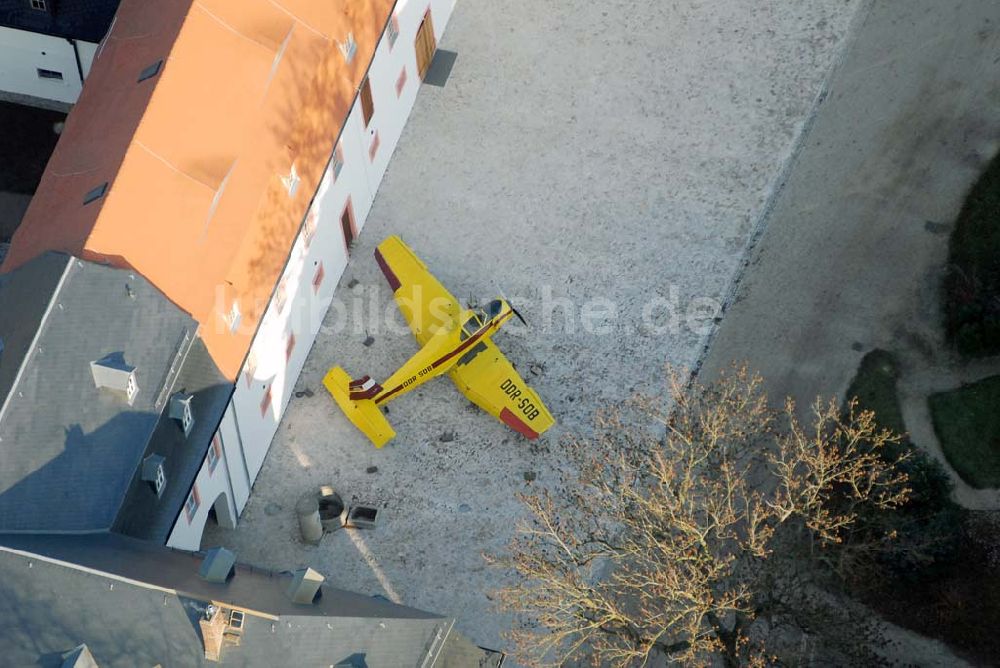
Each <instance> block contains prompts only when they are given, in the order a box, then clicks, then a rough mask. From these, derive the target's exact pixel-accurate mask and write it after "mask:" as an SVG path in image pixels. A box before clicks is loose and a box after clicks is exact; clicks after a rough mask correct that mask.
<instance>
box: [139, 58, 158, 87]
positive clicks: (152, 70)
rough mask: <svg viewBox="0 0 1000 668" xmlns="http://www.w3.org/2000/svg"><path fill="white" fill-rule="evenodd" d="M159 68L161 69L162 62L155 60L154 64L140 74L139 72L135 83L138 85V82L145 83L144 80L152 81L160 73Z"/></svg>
mask: <svg viewBox="0 0 1000 668" xmlns="http://www.w3.org/2000/svg"><path fill="white" fill-rule="evenodd" d="M161 67H163V61H162V60H157V61H156V62H155V63H153V64H152V65H150V66H149V67H147V68H146V69H144V70H143V71H142V72H139V81H137V82H136V83H139V82H140V81H145V80H146V79H152V78H153V77H155V76H156V75H157V74H159V73H160V68H161Z"/></svg>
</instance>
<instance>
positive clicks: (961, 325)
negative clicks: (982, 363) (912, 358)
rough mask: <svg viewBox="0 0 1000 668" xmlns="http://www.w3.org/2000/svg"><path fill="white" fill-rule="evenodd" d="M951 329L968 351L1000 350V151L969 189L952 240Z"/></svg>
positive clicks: (947, 292) (947, 293)
mask: <svg viewBox="0 0 1000 668" xmlns="http://www.w3.org/2000/svg"><path fill="white" fill-rule="evenodd" d="M943 296H944V313H945V331H946V332H947V333H948V338H949V340H951V342H952V343H953V344H954V345H955V347H956V348H958V351H959V352H960V353H961V354H963V355H965V356H968V357H982V356H986V355H996V354H998V353H1000V155H998V156H997V157H995V158H994V159H993V161H992V162H991V163H990V165H989V166H988V167H987V168H986V171H985V172H983V175H982V176H981V177H979V181H978V182H976V184H975V185H974V186H973V187H972V190H970V191H969V194H968V196H967V197H966V199H965V203H964V204H963V205H962V211H961V212H960V213H959V214H958V220H957V221H956V222H955V230H954V231H953V232H952V234H951V241H950V243H949V244H948V267H947V273H946V275H945V280H944V295H943Z"/></svg>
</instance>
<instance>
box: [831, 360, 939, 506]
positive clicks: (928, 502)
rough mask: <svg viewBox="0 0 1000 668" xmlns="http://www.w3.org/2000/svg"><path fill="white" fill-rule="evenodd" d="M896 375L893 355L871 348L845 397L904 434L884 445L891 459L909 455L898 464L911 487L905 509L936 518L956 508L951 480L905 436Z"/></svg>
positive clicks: (936, 462) (886, 425) (892, 429)
mask: <svg viewBox="0 0 1000 668" xmlns="http://www.w3.org/2000/svg"><path fill="white" fill-rule="evenodd" d="M898 377H899V366H898V364H897V362H896V357H895V355H893V354H892V353H890V352H888V351H885V350H878V349H875V350H872V351H871V352H869V353H868V354H867V355H865V356H864V357H863V358H861V364H860V365H859V366H858V373H857V374H856V375H855V376H854V380H852V381H851V385H850V387H848V388H847V399H851V398H854V397H856V398H857V400H858V408H859V409H861V410H869V411H873V412H874V413H875V421H876V422H877V423H878V425H879V426H880V427H882V428H884V429H889V430H890V431H892V432H894V433H896V434H899V435H900V436H903V437H904V438H903V439H902V440H901V441H900V442H899V443H897V444H895V445H887V446H886V448H885V455H886V457H887V458H888V459H891V460H895V459H897V458H898V457H899V456H900V455H903V454H906V455H908V458H907V459H906V461H904V462H903V463H902V464H901V465H900V469H901V470H902V471H903V472H904V473H906V475H907V477H908V478H909V482H910V487H911V488H912V489H913V496H912V497H911V498H910V503H909V504H908V505H907V512H908V513H909V514H910V515H912V516H913V517H919V518H921V520H920V521H921V522H926V521H930V520H931V518H935V517H937V518H946V517H947V516H948V514H949V513H951V512H952V511H953V510H954V509H955V507H954V505H953V503H952V500H951V489H952V484H951V480H950V479H949V477H948V473H947V471H945V469H944V467H943V466H942V465H941V464H940V463H939V462H938V461H937V460H936V459H934V458H932V457H929V456H928V455H927V454H926V453H924V452H923V451H922V450H920V449H919V448H917V447H916V446H914V445H913V443H912V442H911V441H910V440H909V439H908V438H906V437H905V435H906V422H905V421H904V420H903V411H902V409H901V408H900V405H899V395H898V394H897V392H896V380H897V378H898Z"/></svg>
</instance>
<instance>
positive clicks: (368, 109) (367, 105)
mask: <svg viewBox="0 0 1000 668" xmlns="http://www.w3.org/2000/svg"><path fill="white" fill-rule="evenodd" d="M361 114H362V115H363V116H364V119H365V127H366V128H367V127H368V124H369V123H371V121H372V116H374V115H375V104H374V103H373V102H372V85H371V83H370V82H369V81H368V77H365V80H364V83H362V84H361Z"/></svg>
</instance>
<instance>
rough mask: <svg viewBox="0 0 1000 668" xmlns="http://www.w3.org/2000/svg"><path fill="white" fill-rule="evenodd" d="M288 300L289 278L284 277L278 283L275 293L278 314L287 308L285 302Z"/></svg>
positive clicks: (275, 306) (275, 305)
mask: <svg viewBox="0 0 1000 668" xmlns="http://www.w3.org/2000/svg"><path fill="white" fill-rule="evenodd" d="M287 300H288V277H287V276H286V277H283V278H282V279H281V280H280V281H279V282H278V287H277V289H275V291H274V308H275V310H276V311H277V312H278V313H281V312H282V311H283V310H284V308H285V302H286V301H287Z"/></svg>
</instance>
